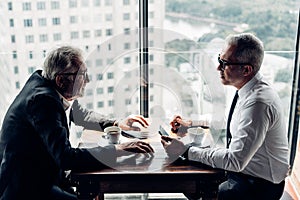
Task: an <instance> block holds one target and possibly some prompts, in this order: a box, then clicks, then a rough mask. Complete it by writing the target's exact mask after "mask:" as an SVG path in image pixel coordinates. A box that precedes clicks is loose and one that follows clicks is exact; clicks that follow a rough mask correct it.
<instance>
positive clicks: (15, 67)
mask: <svg viewBox="0 0 300 200" xmlns="http://www.w3.org/2000/svg"><path fill="white" fill-rule="evenodd" d="M18 73H19V67H18V66H14V74H18Z"/></svg>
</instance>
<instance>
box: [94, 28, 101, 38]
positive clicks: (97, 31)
mask: <svg viewBox="0 0 300 200" xmlns="http://www.w3.org/2000/svg"><path fill="white" fill-rule="evenodd" d="M101 35H102V31H101V29H98V30H95V37H101Z"/></svg>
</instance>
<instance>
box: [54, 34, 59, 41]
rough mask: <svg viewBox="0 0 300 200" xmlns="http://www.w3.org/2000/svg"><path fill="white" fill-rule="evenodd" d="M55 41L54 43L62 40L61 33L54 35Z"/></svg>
mask: <svg viewBox="0 0 300 200" xmlns="http://www.w3.org/2000/svg"><path fill="white" fill-rule="evenodd" d="M53 40H54V41H60V40H61V33H54V34H53Z"/></svg>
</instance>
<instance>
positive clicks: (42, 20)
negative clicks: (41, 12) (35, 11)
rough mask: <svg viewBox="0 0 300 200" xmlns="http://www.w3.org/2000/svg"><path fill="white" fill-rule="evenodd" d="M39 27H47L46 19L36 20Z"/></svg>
mask: <svg viewBox="0 0 300 200" xmlns="http://www.w3.org/2000/svg"><path fill="white" fill-rule="evenodd" d="M38 24H39V26H47V19H46V18H40V19H38Z"/></svg>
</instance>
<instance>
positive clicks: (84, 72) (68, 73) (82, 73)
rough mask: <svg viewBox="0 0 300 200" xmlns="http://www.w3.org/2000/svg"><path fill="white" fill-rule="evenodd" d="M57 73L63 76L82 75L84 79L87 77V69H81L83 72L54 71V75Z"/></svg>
mask: <svg viewBox="0 0 300 200" xmlns="http://www.w3.org/2000/svg"><path fill="white" fill-rule="evenodd" d="M57 75H63V76H80V75H82V76H83V78H84V80H87V79H88V78H89V76H88V73H87V71H83V72H79V71H78V72H73V73H72V72H66V73H56V74H55V76H57Z"/></svg>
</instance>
